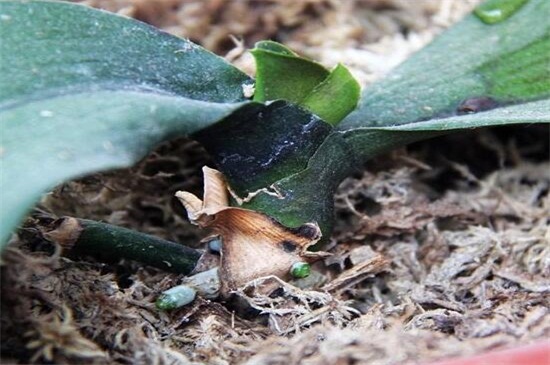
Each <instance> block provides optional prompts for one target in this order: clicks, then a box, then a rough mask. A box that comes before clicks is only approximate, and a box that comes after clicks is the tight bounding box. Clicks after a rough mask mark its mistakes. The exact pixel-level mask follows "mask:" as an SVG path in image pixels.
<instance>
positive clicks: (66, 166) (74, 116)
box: [0, 1, 251, 243]
mask: <svg viewBox="0 0 550 365" xmlns="http://www.w3.org/2000/svg"><path fill="white" fill-rule="evenodd" d="M0 39H1V40H2V41H1V42H0V54H1V55H2V56H1V57H0V123H1V127H0V128H1V130H2V133H1V134H0V152H1V158H0V169H1V170H0V171H1V180H0V183H1V184H0V201H1V202H2V206H1V209H0V241H1V242H2V243H5V241H6V240H7V238H8V237H9V234H10V232H11V231H12V230H13V228H14V226H15V225H16V224H17V223H18V222H19V221H20V219H21V218H22V217H23V215H24V214H25V213H26V212H27V210H28V209H29V208H30V207H31V206H32V204H33V203H34V202H36V200H37V199H39V197H40V194H41V193H42V192H43V191H45V190H48V189H50V188H52V187H53V186H54V185H56V184H58V183H60V182H62V181H63V180H65V179H68V178H71V177H75V176H78V175H82V174H84V173H88V172H92V171H98V170H102V169H107V168H114V167H122V166H128V165H130V164H132V163H133V162H135V161H136V160H137V159H139V158H141V157H142V156H143V155H144V153H146V151H148V150H149V149H150V148H152V146H153V145H155V144H156V143H158V142H160V141H162V140H164V139H167V138H171V137H174V136H176V135H184V134H189V133H193V132H196V131H198V130H200V129H202V128H205V127H207V126H210V125H211V124H213V123H215V122H217V121H218V120H220V119H223V118H225V117H226V116H228V115H229V114H231V113H232V112H233V111H235V110H237V109H239V108H240V107H241V106H242V105H243V101H244V100H245V99H244V96H243V92H242V84H244V83H251V80H250V79H249V78H248V77H247V76H245V75H244V74H243V73H241V72H240V71H238V70H236V69H235V68H233V67H232V66H230V65H229V64H227V63H226V62H225V61H223V60H222V59H221V58H219V57H217V56H215V55H213V54H211V53H210V52H207V51H205V50H204V49H202V48H200V47H198V46H196V45H194V44H192V43H190V42H188V41H186V40H182V39H178V38H176V37H173V36H170V35H168V34H166V33H163V32H160V31H158V30H156V29H154V28H152V27H150V26H147V25H145V24H142V23H140V22H137V21H134V20H131V19H127V18H123V17H119V16H116V15H113V14H109V13H106V12H102V11H97V10H93V9H89V8H86V7H84V6H80V5H74V4H69V3H58V2H38V1H31V2H19V1H6V2H0Z"/></svg>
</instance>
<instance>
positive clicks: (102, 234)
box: [45, 217, 201, 274]
mask: <svg viewBox="0 0 550 365" xmlns="http://www.w3.org/2000/svg"><path fill="white" fill-rule="evenodd" d="M45 236H46V238H48V239H50V240H52V241H54V242H57V243H59V244H60V245H61V246H62V247H63V248H65V249H69V250H70V252H71V253H75V254H79V255H90V256H94V257H96V258H98V259H105V260H110V261H112V260H113V259H115V260H118V259H121V258H125V259H130V260H135V261H139V262H142V263H144V264H146V265H150V266H154V267H157V268H160V269H163V270H166V271H171V272H176V273H180V274H189V273H190V272H191V271H192V270H193V269H194V268H195V266H196V264H197V261H198V260H199V258H200V256H201V253H200V252H199V251H197V250H195V249H192V248H189V247H186V246H183V245H180V244H177V243H174V242H170V241H166V240H163V239H161V238H158V237H155V236H151V235H148V234H145V233H141V232H137V231H134V230H131V229H127V228H122V227H117V226H114V225H111V224H107V223H101V222H96V221H92V220H88V219H77V218H72V217H63V218H61V219H59V220H58V221H56V222H55V227H54V229H53V230H51V231H49V232H47V233H46V234H45Z"/></svg>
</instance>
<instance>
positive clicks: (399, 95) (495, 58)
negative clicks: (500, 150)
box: [338, 0, 550, 130]
mask: <svg viewBox="0 0 550 365" xmlns="http://www.w3.org/2000/svg"><path fill="white" fill-rule="evenodd" d="M497 2H498V1H497ZM500 2H501V3H502V2H504V3H506V2H507V1H500ZM508 2H509V1H508ZM481 6H484V5H481ZM514 10H515V11H514V12H510V13H509V14H508V18H507V19H505V20H503V21H500V22H497V23H495V24H486V23H485V22H483V21H482V20H481V19H480V18H478V17H477V16H475V15H469V16H467V17H466V18H465V19H464V20H463V21H461V22H460V23H458V24H457V25H455V26H454V27H452V28H451V29H449V30H447V31H446V32H445V33H443V34H442V35H441V36H439V37H438V38H437V39H436V40H435V41H434V42H432V43H431V44H430V45H428V46H427V47H426V48H424V49H423V50H421V51H420V52H418V53H417V54H415V55H413V56H412V57H411V58H410V59H409V60H407V61H406V62H405V63H403V64H402V65H401V66H399V67H398V68H397V69H396V70H394V71H393V72H392V73H391V74H390V75H389V76H388V77H386V78H385V79H383V80H381V81H379V82H377V83H375V84H373V85H372V86H370V87H368V88H366V89H365V90H364V91H363V96H362V98H361V101H360V102H359V107H358V109H357V110H356V111H355V112H353V113H352V114H350V115H349V116H348V117H347V118H346V119H345V120H344V121H342V123H341V124H340V125H339V127H338V128H339V129H340V130H351V129H355V128H361V127H372V126H386V125H396V124H407V123H412V122H416V121H421V120H428V119H432V118H442V117H446V116H453V115H456V114H457V112H458V111H460V109H461V105H463V103H464V102H466V103H468V100H469V99H470V100H474V103H473V104H476V103H475V100H476V99H477V100H479V99H481V100H487V101H491V102H490V103H489V104H493V105H491V107H495V106H497V107H498V106H500V107H502V106H506V105H510V104H516V103H522V102H526V101H532V100H538V99H546V98H548V97H549V96H550V85H549V80H550V70H549V65H550V61H549V42H550V41H549V37H550V22H549V21H548V15H549V14H550V1H547V0H529V1H528V2H527V3H525V4H524V5H523V6H521V7H517V8H515V9H514ZM485 104H487V103H485ZM548 119H550V117H549V118H548ZM456 122H459V120H458V119H456ZM499 123H500V121H499V120H495V121H494V124H495V125H498V124H499Z"/></svg>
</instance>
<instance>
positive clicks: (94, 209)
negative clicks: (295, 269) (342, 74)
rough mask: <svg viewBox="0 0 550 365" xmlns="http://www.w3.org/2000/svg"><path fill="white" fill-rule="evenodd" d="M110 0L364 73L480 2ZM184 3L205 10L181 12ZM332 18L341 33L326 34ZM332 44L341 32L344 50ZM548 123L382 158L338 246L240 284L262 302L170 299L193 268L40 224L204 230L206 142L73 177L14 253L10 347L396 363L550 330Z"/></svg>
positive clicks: (43, 356)
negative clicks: (199, 215)
mask: <svg viewBox="0 0 550 365" xmlns="http://www.w3.org/2000/svg"><path fill="white" fill-rule="evenodd" d="M88 2H91V1H88ZM94 3H96V4H99V3H100V1H94ZM108 3H109V6H116V8H113V9H111V10H120V9H125V10H124V11H126V12H128V13H129V14H132V15H135V16H138V17H141V18H142V19H145V20H148V21H150V22H152V23H155V24H157V25H161V26H164V27H167V28H170V27H174V28H170V29H171V30H174V31H180V32H181V33H180V34H187V35H191V37H193V38H195V39H196V40H199V41H202V42H203V43H204V44H207V46H209V47H210V48H214V49H216V50H217V51H218V52H222V51H224V50H226V49H228V48H230V47H231V46H230V45H228V44H227V43H225V42H226V38H223V37H222V36H220V35H219V34H226V33H225V32H226V31H227V30H228V29H229V31H230V32H233V33H235V34H245V35H246V38H245V40H246V42H247V43H248V42H253V41H254V40H255V38H254V37H255V34H257V35H258V37H259V38H269V37H272V36H274V37H276V38H277V39H279V40H283V41H285V42H287V43H290V44H292V45H293V46H295V47H296V46H300V45H301V47H302V48H299V49H301V50H303V51H305V52H309V53H310V54H311V55H317V56H321V59H322V60H323V61H324V62H325V63H327V64H328V65H332V62H336V61H340V59H336V58H331V57H344V56H343V55H348V56H349V55H353V54H355V55H357V58H356V59H354V58H351V59H353V60H357V64H355V63H353V64H352V66H354V67H355V72H356V73H358V74H360V75H363V76H364V78H363V79H364V80H367V81H368V80H370V79H373V78H375V77H378V76H380V75H381V74H382V73H384V72H385V70H386V68H384V67H386V66H384V67H382V66H380V67H379V68H377V67H378V66H377V65H378V64H380V65H382V64H383V62H381V60H388V63H391V62H394V61H395V60H396V59H399V57H401V58H402V57H405V56H406V55H407V54H408V53H409V52H411V51H412V50H414V49H416V48H417V47H419V46H420V45H421V44H423V43H424V42H425V41H426V40H428V39H430V38H431V37H432V36H433V34H435V33H436V32H437V31H439V30H440V29H441V27H442V26H445V25H448V23H449V22H451V21H454V20H456V19H457V18H458V17H459V15H460V14H461V13H463V12H464V11H465V10H467V9H466V8H464V7H463V5H460V4H464V3H465V2H463V1H461V0H457V1H423V2H421V4H422V5H421V6H411V5H410V4H411V3H417V4H418V2H409V1H399V0H367V1H359V0H358V1H349V2H348V1H346V2H339V1H337V2H332V1H304V2H303V3H304V4H307V5H298V4H296V3H302V2H294V1H289V2H285V1H283V0H280V1H273V2H255V1H252V0H251V1H244V0H243V1H208V2H207V3H208V4H209V5H208V6H207V7H206V8H205V7H204V6H199V5H198V4H199V2H198V1H197V2H194V1H181V0H174V1H170V0H169V1H158V2H156V4H157V5H158V4H162V6H157V7H155V8H154V9H153V8H150V7H148V5H147V4H150V3H151V2H150V1H139V0H119V1H116V2H115V1H112V2H111V1H109V2H108ZM200 3H203V2H200ZM337 3H346V4H348V5H346V6H345V7H342V6H337V5H335V4H337ZM183 4H185V6H184V5H183ZM293 4H294V5H293ZM349 4H351V5H349ZM443 4H445V5H443ZM268 6H269V7H271V8H270V12H267V13H265V14H271V15H269V16H268V15H265V16H263V17H253V16H251V15H250V14H254V12H249V13H247V14H248V17H249V18H250V24H249V25H246V27H245V25H242V26H243V27H245V28H243V29H244V30H241V31H239V30H238V28H232V27H237V26H238V24H239V23H237V22H234V21H233V20H232V19H233V18H232V17H230V16H228V15H223V14H226V13H228V12H230V11H236V10H234V9H240V8H245V9H251V8H253V9H256V10H254V11H257V12H259V11H260V10H258V9H263V7H268ZM348 7H349V8H348ZM359 8H360V9H361V12H359V11H358V10H357V9H359ZM148 9H149V10H148ZM151 9H153V10H151ZM193 9H195V10H194V11H195V12H194V13H193ZM197 9H202V11H199V10H197ZM204 9H209V10H208V11H204ZM230 9H233V10H230ZM296 9H297V10H296ZM346 9H347V10H346ZM350 9H351V10H350ZM262 11H263V10H262ZM292 11H294V12H295V13H292ZM346 12H347V13H346ZM350 12H351V13H353V14H358V15H354V16H355V17H357V19H363V18H362V17H366V18H365V19H369V22H365V21H363V23H360V26H357V27H356V28H354V29H355V32H358V33H357V34H359V35H358V36H357V38H353V37H351V39H352V41H349V42H348V41H344V40H340V39H332V38H330V37H329V36H330V35H331V34H336V33H338V32H328V29H330V27H332V26H335V24H344V25H345V24H348V25H349V26H350V27H351V26H353V25H355V24H356V23H355V21H354V20H353V21H348V22H347V23H346V22H345V21H344V20H342V19H346V18H345V17H346V16H348V15H349V14H350ZM446 12H447V13H446ZM140 14H141V15H140ZM181 14H187V15H185V16H186V17H187V19H195V20H196V23H193V22H186V24H187V25H182V24H183V23H181V24H180V21H181V19H183V16H182V15H181ZM189 14H195V18H193V17H191V16H190V15H189ZM228 14H229V13H228ZM236 14H238V13H236ZM292 14H295V15H293V16H294V17H293V16H291V15H292ZM359 14H360V15H359ZM365 14H366V15H365ZM316 17H317V18H316ZM319 17H321V19H323V20H322V21H314V20H315V19H318V18H319ZM170 19H172V20H170ZM237 19H239V20H242V19H243V17H242V16H241V17H238V18H237ZM270 19H275V20H270ZM292 19H294V20H293V21H295V22H294V23H292V22H291V20H292ZM331 19H332V20H334V22H335V23H331V22H330V21H331ZM338 19H340V23H338ZM347 19H348V20H349V19H352V18H349V17H348V18H347ZM353 19H355V18H353ZM438 19H439V20H438ZM269 21H273V24H274V26H273V27H272V28H269V27H266V26H265V25H266V24H269V23H268V22H269ZM283 21H285V22H289V23H288V24H287V25H284V24H285V23H281V22H283ZM323 22H324V24H325V26H326V30H327V31H326V32H325V34H327V35H326V36H325V37H320V36H319V35H318V34H317V33H319V31H320V29H321V28H322V27H321V25H323ZM409 22H410V23H409ZM189 24H197V25H196V30H195V31H196V32H197V33H189V32H191V30H192V29H194V28H192V27H191V25H189ZM201 24H202V25H201ZM208 24H214V25H213V26H208ZM243 24H248V23H245V22H243ZM281 24H283V27H282V30H277V29H280V28H279V27H280V25H281ZM381 24H387V26H386V27H383V26H381ZM373 25H376V29H374V28H373ZM316 27H317V28H316ZM369 27H371V28H369ZM190 29H191V30H190ZM235 29H237V30H235ZM270 29H271V30H270ZM312 29H313V30H312ZM361 29H362V30H361ZM380 29H382V30H380ZM401 29H407V31H408V32H409V36H408V38H407V37H405V36H404V35H403V34H402V33H398V31H400V30H401ZM260 30H261V31H260ZM314 30H315V31H314ZM270 31H271V32H272V33H269V32H270ZM186 32H187V33H186ZM262 32H267V33H265V34H264V33H262ZM376 32H378V33H376ZM192 34H195V35H192ZM216 34H218V35H217V37H218V38H216ZM352 34H355V33H352ZM209 37H211V38H209ZM317 37H319V38H317ZM369 37H371V38H369ZM208 39H212V41H211V42H212V43H211V44H208V43H207V40H208ZM216 39H218V41H214V40H216ZM315 39H320V41H318V43H315ZM346 39H348V38H346ZM323 41H326V43H323ZM209 42H210V41H209ZM216 42H219V43H216ZM292 42H294V43H292ZM331 42H332V43H331ZM365 43H368V44H367V45H366V46H358V45H359V44H365ZM331 44H332V45H334V44H339V48H338V51H337V52H336V51H334V48H333V47H332V46H331ZM400 44H403V45H405V47H404V48H401V49H399V47H395V49H394V46H398V45H400ZM376 50H378V51H376ZM238 52H239V50H238V48H237V50H236V51H235V52H233V55H230V57H235V55H237V56H238ZM377 52H379V53H377ZM348 56H345V57H348ZM348 59H349V58H348ZM344 61H346V60H344ZM237 62H238V63H241V64H245V63H246V57H245V56H242V57H241V56H239V57H238V58H237ZM353 62H355V61H353ZM548 132H549V130H548V127H547V126H541V127H536V128H525V127H514V128H501V129H498V130H493V131H479V132H476V133H470V134H467V135H456V136H448V137H445V138H444V139H440V140H434V141H430V142H427V143H422V144H419V145H415V146H412V147H410V148H408V149H407V150H400V151H396V152H394V153H392V154H390V155H386V156H382V157H380V158H378V159H377V160H375V161H372V162H371V163H369V164H368V166H366V169H365V171H361V172H358V173H357V175H356V176H353V177H350V178H349V179H348V180H346V181H345V182H344V183H343V185H342V186H341V187H340V189H339V192H338V194H337V197H336V202H337V215H338V216H337V229H336V232H335V235H334V239H333V240H332V242H331V244H330V247H329V248H328V249H329V251H330V252H332V253H333V254H334V256H332V257H331V258H328V259H326V260H325V261H324V262H322V263H318V264H316V265H315V266H314V269H315V272H316V273H315V275H313V276H312V277H310V278H308V279H305V280H302V281H300V282H295V283H291V284H287V283H282V282H280V283H279V284H278V285H279V286H280V289H279V290H277V291H276V293H275V295H271V296H259V295H256V296H254V295H251V293H250V291H249V290H247V288H243V290H242V291H241V297H242V301H245V302H248V303H249V304H250V305H251V306H252V308H253V309H248V310H242V306H237V305H235V303H232V304H227V305H222V304H221V303H217V302H210V301H206V300H202V299H199V300H197V301H196V302H195V303H194V304H193V305H192V306H190V307H188V308H184V309H181V310H178V311H176V312H172V313H161V312H158V311H157V310H156V309H155V307H154V300H155V298H156V296H157V295H158V294H159V293H160V292H162V291H163V290H166V289H167V288H169V287H171V286H173V285H176V284H178V283H179V282H180V280H181V277H179V276H177V275H174V274H169V273H166V272H162V271H158V270H155V269H152V268H148V267H140V265H139V264H137V263H134V262H111V263H100V262H97V261H94V260H93V259H90V258H78V257H70V258H69V257H64V256H60V253H59V250H58V248H56V247H55V246H53V245H51V244H49V243H48V242H46V241H44V240H43V239H42V237H41V236H40V234H39V232H38V230H37V228H39V227H40V226H41V225H43V224H47V223H48V222H49V221H50V220H51V219H53V218H54V217H55V215H66V214H67V215H73V216H77V217H82V218H89V219H97V220H104V221H107V222H110V223H113V224H118V225H122V226H125V227H129V228H134V229H137V230H140V231H143V232H147V233H151V234H155V235H158V236H160V237H163V238H167V239H170V240H174V241H178V242H181V243H184V244H187V245H192V246H198V245H199V240H200V238H201V233H200V232H198V231H197V230H196V229H195V228H194V227H192V226H191V225H189V224H188V223H187V221H186V219H185V218H184V217H185V214H184V212H183V209H182V208H181V207H180V206H179V204H175V202H174V199H173V193H174V192H175V191H177V190H188V191H192V192H194V193H196V194H197V195H199V196H200V195H201V191H200V189H201V186H202V181H201V175H200V167H201V166H202V165H204V164H208V162H209V161H208V159H207V158H206V157H205V155H204V153H203V152H202V150H201V149H200V148H199V147H198V146H197V145H196V144H195V143H192V142H189V141H187V140H177V141H174V142H172V143H168V144H165V145H163V146H160V147H159V148H158V149H157V150H156V151H155V152H153V153H152V154H151V155H150V156H149V157H148V158H147V159H145V160H144V161H143V162H141V163H140V164H139V165H138V166H136V167H135V168H133V169H128V170H120V171H116V172H112V173H106V174H98V175H94V176H90V177H88V178H84V179H81V180H78V181H73V182H70V183H67V184H64V185H63V186H61V187H59V188H58V189H56V190H55V191H54V192H53V193H52V194H50V195H48V196H47V197H46V198H45V199H44V201H43V202H42V205H41V207H40V208H39V209H37V210H36V211H35V212H34V213H33V215H32V216H31V217H30V218H29V219H28V220H27V222H26V224H25V226H24V228H23V229H22V230H21V231H20V232H19V234H18V235H17V236H16V237H15V238H14V239H13V242H12V244H11V246H10V247H9V248H8V249H7V250H6V252H5V254H4V255H3V257H2V260H3V263H4V265H3V266H2V272H1V280H2V281H1V293H2V298H1V299H2V301H1V305H2V307H1V323H0V324H1V337H2V341H1V346H2V348H1V350H2V363H14V362H20V363H29V362H36V363H60V364H64V363H65V364H69V363H70V364H74V363H86V364H88V363H98V364H106V363H115V364H174V363H176V364H180V363H181V364H185V363H213V364H225V363H245V362H248V363H250V364H265V363H270V364H281V363H285V364H297V363H306V364H327V363H348V362H349V363H352V362H354V361H356V362H358V363H365V364H373V363H376V364H377V365H378V364H400V363H404V362H406V361H427V360H433V359H438V358H441V357H445V356H452V355H467V354H471V353H476V352H479V351H482V350H485V349H493V348H497V347H510V346H515V345H518V344H524V343H529V342H531V341H535V340H537V339H542V338H548V336H549V335H550V316H549V315H548V309H547V308H550V303H549V302H550V300H549V296H548V292H549V291H550V281H549V279H548V278H549V277H550V244H549V243H550V242H549V239H550V238H549V232H550V230H549V225H550V222H549V218H548V213H547V212H548V211H549V209H550V162H549V156H548V151H549V145H548ZM464 146H468V148H465V147H464ZM265 280H266V281H274V280H275V281H276V279H273V278H268V279H265ZM299 288H302V289H299ZM239 308H240V309H241V310H240V311H239V312H238V313H234V312H232V311H233V310H236V309H239ZM259 311H261V312H262V313H263V314H259Z"/></svg>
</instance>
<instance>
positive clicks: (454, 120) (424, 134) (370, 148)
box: [343, 100, 550, 161]
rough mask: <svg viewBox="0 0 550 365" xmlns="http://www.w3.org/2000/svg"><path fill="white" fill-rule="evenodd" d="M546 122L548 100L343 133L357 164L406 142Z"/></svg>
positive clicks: (549, 117)
mask: <svg viewBox="0 0 550 365" xmlns="http://www.w3.org/2000/svg"><path fill="white" fill-rule="evenodd" d="M549 122H550V100H539V101H533V102H529V103H524V104H518V105H511V106H507V107H504V108H497V109H493V110H489V111H485V112H480V113H476V114H468V115H462V116H455V117H449V118H439V119H432V120H428V121H422V122H416V123H409V124H402V125H396V126H390V127H365V128H356V129H350V130H348V131H345V132H344V133H343V135H344V138H345V139H346V142H347V143H348V144H349V146H350V148H351V149H352V150H353V151H354V156H355V158H356V159H357V160H358V161H366V160H368V159H370V158H372V157H374V156H376V155H379V154H381V153H383V152H387V151H389V150H391V149H393V148H396V147H399V146H403V145H406V144H408V143H412V142H416V141H420V140H423V139H427V138H432V137H436V136H440V135H444V134H449V133H453V132H457V131H461V130H471V129H474V128H482V127H491V126H502V125H511V124H527V127H528V125H530V124H538V123H549Z"/></svg>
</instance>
